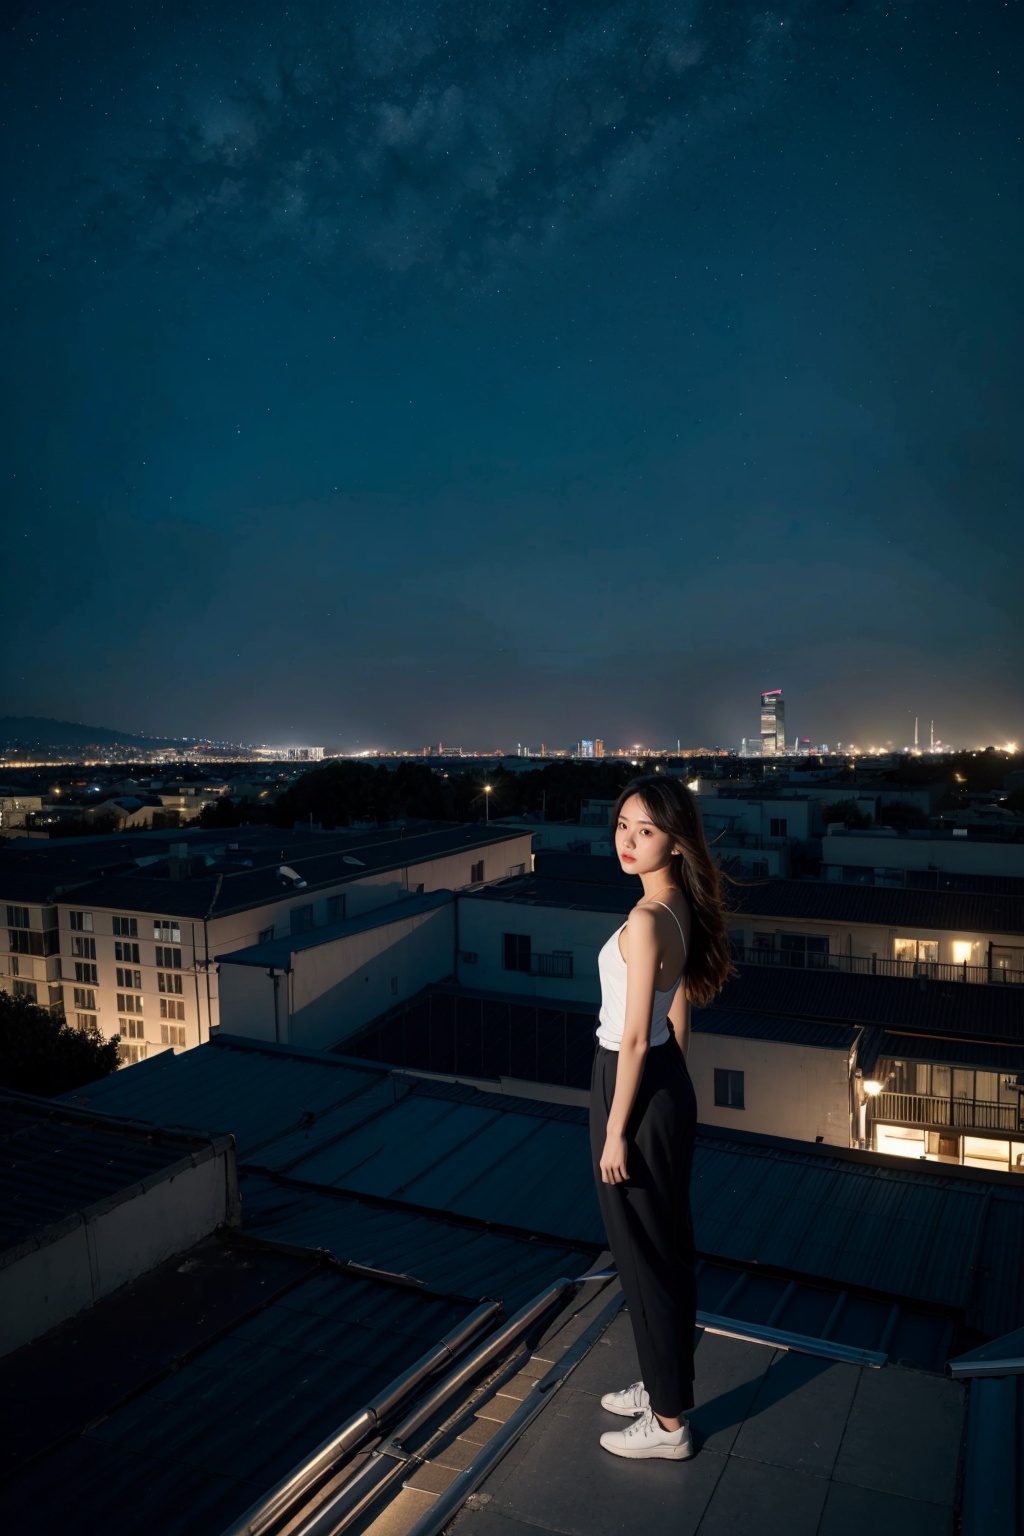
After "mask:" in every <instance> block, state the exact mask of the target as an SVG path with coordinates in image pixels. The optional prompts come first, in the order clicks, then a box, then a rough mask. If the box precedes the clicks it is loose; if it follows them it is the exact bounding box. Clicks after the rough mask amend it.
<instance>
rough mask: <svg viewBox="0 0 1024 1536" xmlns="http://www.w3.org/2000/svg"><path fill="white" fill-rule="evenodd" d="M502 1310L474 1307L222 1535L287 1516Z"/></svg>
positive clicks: (246, 1533)
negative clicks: (342, 1460)
mask: <svg viewBox="0 0 1024 1536" xmlns="http://www.w3.org/2000/svg"><path fill="white" fill-rule="evenodd" d="M500 1310H501V1303H500V1302H497V1301H489V1302H484V1303H483V1304H482V1305H481V1306H479V1307H477V1308H475V1310H474V1311H472V1312H471V1313H470V1314H469V1316H468V1317H465V1318H463V1320H462V1322H461V1323H460V1324H459V1325H458V1327H457V1328H453V1329H452V1330H451V1332H450V1333H447V1334H445V1336H444V1338H443V1339H441V1341H440V1342H439V1343H438V1344H435V1345H434V1346H433V1348H432V1349H429V1350H428V1351H427V1353H426V1354H425V1355H423V1356H421V1357H420V1359H419V1360H417V1361H416V1362H415V1363H414V1364H413V1365H411V1366H410V1367H409V1369H408V1370H407V1371H403V1372H402V1374H401V1375H400V1376H396V1377H395V1379H394V1381H392V1382H391V1383H390V1384H389V1385H388V1386H387V1387H385V1389H384V1391H383V1392H382V1393H380V1394H379V1396H377V1397H375V1398H374V1399H373V1400H372V1402H370V1403H368V1404H367V1405H366V1407H365V1408H361V1409H360V1410H359V1412H358V1413H354V1414H353V1415H352V1417H351V1418H349V1419H346V1420H345V1422H344V1424H342V1425H341V1426H340V1428H338V1429H336V1430H335V1431H334V1432H333V1433H332V1434H330V1435H329V1436H328V1437H327V1439H326V1440H323V1441H321V1443H320V1444H319V1445H318V1446H317V1447H316V1449H315V1450H313V1451H311V1452H310V1454H309V1455H308V1456H307V1457H305V1458H304V1459H303V1460H302V1461H300V1462H299V1464H298V1465H297V1466H295V1467H293V1468H292V1470H291V1471H290V1472H289V1473H288V1474H287V1475H286V1476H285V1477H283V1478H282V1479H281V1481H280V1482H279V1483H277V1484H275V1486H274V1487H273V1488H271V1489H270V1490H269V1491H268V1492H267V1493H265V1494H264V1495H263V1496H262V1498H260V1499H258V1500H257V1501H256V1503H255V1504H253V1505H251V1506H250V1507H249V1509H247V1510H246V1512H245V1514H244V1515H242V1516H241V1518H240V1519H239V1520H236V1521H235V1523H234V1525H231V1526H228V1528H227V1530H225V1531H224V1532H223V1533H222V1536H259V1533H260V1532H261V1531H265V1530H266V1529H267V1528H268V1526H270V1525H272V1524H273V1523H274V1522H275V1521H276V1520H279V1519H280V1518H281V1517H282V1516H283V1515H285V1514H287V1513H288V1512H289V1511H290V1510H291V1509H292V1507H293V1506H294V1505H295V1504H296V1503H297V1502H298V1501H299V1499H300V1498H302V1497H303V1495H304V1494H306V1493H307V1492H308V1491H309V1489H310V1488H312V1487H313V1486H314V1485H315V1484H316V1483H317V1482H318V1481H319V1480H320V1478H322V1477H324V1476H325V1475H326V1474H327V1473H328V1472H329V1471H330V1470H331V1468H332V1467H333V1466H334V1465H335V1464H336V1463H337V1462H339V1461H340V1460H341V1459H342V1457H343V1456H346V1455H348V1454H349V1453H350V1452H351V1451H353V1450H355V1448H356V1447H357V1446H358V1445H360V1444H362V1442H363V1441H364V1440H366V1439H367V1438H368V1437H369V1436H370V1435H371V1434H373V1432H374V1431H375V1430H376V1429H378V1428H379V1427H380V1423H381V1420H382V1419H384V1418H386V1417H387V1415H388V1414H389V1413H390V1412H391V1411H392V1410H393V1409H394V1408H396V1407H397V1406H398V1404H399V1403H400V1402H401V1401H402V1400H403V1398H405V1397H407V1396H408V1395H409V1394H410V1393H411V1392H413V1391H414V1390H415V1389H416V1387H418V1386H419V1384H420V1382H421V1381H423V1380H424V1379H425V1378H426V1377H427V1376H429V1375H431V1374H432V1373H433V1372H434V1371H435V1370H437V1369H438V1367H439V1366H442V1365H444V1364H445V1363H446V1361H449V1360H452V1359H454V1357H455V1356H456V1354H457V1353H458V1352H459V1350H460V1349H462V1348H463V1347H464V1346H465V1345H466V1344H468V1343H469V1341H470V1340H471V1339H472V1338H474V1337H475V1336H476V1335H477V1334H478V1333H479V1332H480V1331H481V1330H482V1329H483V1328H486V1326H487V1325H488V1323H490V1322H491V1321H492V1320H493V1318H494V1316H495V1314H496V1313H498V1312H500Z"/></svg>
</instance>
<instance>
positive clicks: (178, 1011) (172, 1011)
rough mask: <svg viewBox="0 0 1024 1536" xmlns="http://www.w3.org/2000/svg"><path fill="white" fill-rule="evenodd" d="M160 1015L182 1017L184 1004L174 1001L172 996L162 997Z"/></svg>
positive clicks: (172, 1017) (183, 1015)
mask: <svg viewBox="0 0 1024 1536" xmlns="http://www.w3.org/2000/svg"><path fill="white" fill-rule="evenodd" d="M160 1017H161V1018H162V1019H183V1018H184V1017H185V1004H184V1003H176V1002H175V1001H174V1000H173V998H167V997H162V998H161V999H160Z"/></svg>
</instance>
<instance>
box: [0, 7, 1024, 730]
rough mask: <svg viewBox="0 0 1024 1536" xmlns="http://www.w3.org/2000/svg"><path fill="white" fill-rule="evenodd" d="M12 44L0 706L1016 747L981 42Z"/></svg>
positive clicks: (531, 39)
mask: <svg viewBox="0 0 1024 1536" xmlns="http://www.w3.org/2000/svg"><path fill="white" fill-rule="evenodd" d="M5 18H6V19H5V21H4V22H3V28H4V33H5V36H4V46H3V49H2V53H3V60H4V62H3V64H2V65H0V70H2V79H0V86H2V90H0V101H2V103H3V104H2V106H0V114H2V118H3V143H4V146H5V153H4V156H3V170H2V172H0V174H2V177H3V184H4V185H3V191H4V208H5V217H4V219H3V221H2V224H3V230H2V234H0V261H2V266H3V272H2V303H3V307H4V319H3V336H4V345H3V348H2V352H3V355H4V358H5V368H4V394H5V404H4V410H3V415H2V421H3V432H4V444H3V451H2V456H0V472H2V474H3V476H4V480H5V495H4V502H5V505H6V514H7V515H6V517H5V523H6V533H5V534H4V538H3V552H4V560H3V573H2V578H0V579H2V592H3V609H4V623H3V625H2V637H0V713H11V714H39V715H52V716H56V717H59V718H65V719H73V720H81V721H87V722H89V723H92V724H103V725H113V726H116V727H118V728H120V729H123V730H131V731H142V732H149V733H153V734H194V735H209V736H214V737H218V738H223V739H230V740H241V741H273V742H300V741H306V742H310V741H311V742H322V743H325V744H327V745H329V746H336V747H341V748H344V749H353V748H359V747H362V748H366V747H370V746H373V745H387V746H392V747H419V746H422V745H425V744H426V743H427V742H436V741H437V740H439V739H440V740H443V741H444V742H445V743H446V744H461V745H463V746H465V747H467V748H473V747H479V748H491V747H492V746H496V745H497V746H502V747H504V748H506V749H514V747H515V744H516V742H517V741H523V742H526V743H532V744H534V745H538V744H539V743H540V741H542V740H543V741H546V742H547V743H548V745H549V746H550V745H559V744H568V743H570V742H573V741H575V740H577V739H579V738H580V737H583V736H600V737H602V738H603V739H604V740H605V742H606V744H607V745H608V746H609V747H614V746H615V745H617V744H620V743H629V742H634V741H642V742H644V743H647V744H650V745H659V744H667V743H669V742H672V743H674V742H675V740H676V739H677V738H681V739H682V740H683V742H684V744H685V743H689V744H691V745H698V744H706V745H714V744H719V743H720V744H722V745H738V744H739V740H740V738H741V736H743V735H753V734H755V733H756V731H757V729H758V711H757V705H758V702H759V700H758V695H759V693H760V691H761V690H762V689H768V688H776V687H782V688H783V689H784V690H785V695H786V699H787V727H788V731H789V733H790V735H791V736H792V735H793V734H799V735H801V736H809V737H811V738H812V740H813V741H815V742H825V741H835V740H836V739H837V738H838V739H842V740H845V741H851V740H853V741H857V742H858V743H860V744H863V745H867V744H869V743H877V744H879V745H881V744H884V743H885V742H886V741H887V740H892V741H894V742H895V744H896V745H901V744H903V743H904V742H906V741H907V740H909V739H910V738H911V735H912V729H913V725H912V720H913V715H914V714H918V715H920V717H921V720H922V735H923V736H924V735H925V733H926V731H927V722H928V720H929V719H932V718H934V720H935V729H936V734H937V736H939V737H940V738H941V739H943V740H946V741H949V742H952V743H957V744H960V743H965V742H967V743H973V742H980V743H988V742H995V743H1000V744H1001V743H1002V742H1003V741H1005V740H1007V739H1008V738H1009V739H1014V738H1016V737H1024V666H1022V653H1024V646H1022V640H1024V603H1022V601H1021V535H1022V509H1021V499H1022V498H1021V493H1022V488H1024V434H1022V432H1021V430H1020V421H1021V419H1022V414H1024V411H1022V407H1024V398H1022V397H1024V383H1022V373H1021V366H1020V359H1021V357H1022V355H1024V336H1022V334H1021V333H1022V328H1024V327H1022V319H1021V316H1022V305H1021V278H1020V271H1021V269H1022V265H1024V260H1022V245H1024V241H1022V233H1024V231H1022V223H1024V216H1022V209H1024V201H1022V195H1021V194H1022V187H1021V148H1022V146H1021V126H1022V117H1024V112H1022V103H1024V89H1022V79H1021V75H1022V70H1021V64H1022V59H1024V14H1022V6H1021V5H1020V4H1019V3H1010V4H1003V3H1001V0H956V3H947V0H901V3H900V0H893V3H889V4H883V3H875V0H785V3H778V4H775V5H771V6H766V5H764V4H757V5H754V4H747V3H744V0H735V3H733V0H703V3H701V0H629V3H622V0H606V3H600V0H566V3H547V4H544V3H538V0H335V3H327V0H288V3H276V4H267V3H265V0H235V3H229V0H173V3H161V0H146V3H141V0H104V4H103V5H77V6H76V5H70V4H67V3H61V4H56V3H49V0H45V3H38V0H37V3H34V4H23V3H20V0H14V3H11V4H9V5H8V6H7V7H6V9H5Z"/></svg>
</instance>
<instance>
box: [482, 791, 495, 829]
mask: <svg viewBox="0 0 1024 1536" xmlns="http://www.w3.org/2000/svg"><path fill="white" fill-rule="evenodd" d="M493 790H494V785H493V784H485V785H484V820H485V821H487V822H489V821H490V819H491V795H492V793H493Z"/></svg>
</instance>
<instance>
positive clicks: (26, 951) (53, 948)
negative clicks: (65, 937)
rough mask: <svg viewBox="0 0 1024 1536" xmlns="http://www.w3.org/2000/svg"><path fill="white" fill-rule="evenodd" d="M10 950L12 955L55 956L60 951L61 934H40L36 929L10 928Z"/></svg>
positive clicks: (8, 932)
mask: <svg viewBox="0 0 1024 1536" xmlns="http://www.w3.org/2000/svg"><path fill="white" fill-rule="evenodd" d="M7 938H8V948H9V949H10V951H11V954H12V955H55V954H57V953H58V951H59V949H60V934H59V933H57V931H56V929H54V930H53V931H52V932H50V933H39V932H38V931H37V930H36V929H32V930H31V931H30V930H29V929H27V928H8V930H7Z"/></svg>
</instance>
